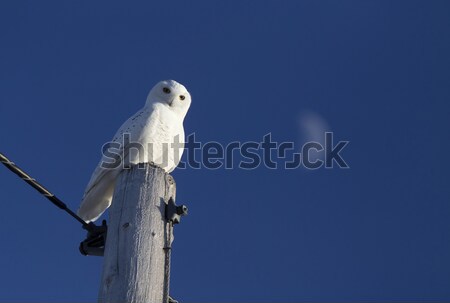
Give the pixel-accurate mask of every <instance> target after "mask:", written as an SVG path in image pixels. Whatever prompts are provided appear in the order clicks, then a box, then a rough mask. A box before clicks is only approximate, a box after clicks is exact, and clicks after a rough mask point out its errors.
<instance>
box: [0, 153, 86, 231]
mask: <svg viewBox="0 0 450 303" xmlns="http://www.w3.org/2000/svg"><path fill="white" fill-rule="evenodd" d="M0 162H2V163H3V165H5V166H6V167H7V168H8V169H9V170H10V171H12V172H13V173H15V174H16V175H18V176H19V177H20V178H21V179H22V180H23V181H25V182H27V183H28V184H29V185H30V186H31V187H33V188H34V189H36V190H37V191H38V192H39V193H40V194H41V195H43V196H44V197H46V198H47V199H48V200H50V202H52V203H53V204H54V205H56V206H57V207H59V208H60V209H62V210H64V211H65V212H66V213H68V214H69V215H70V216H71V217H73V218H74V219H75V220H77V221H78V222H80V223H81V224H82V225H83V227H84V228H86V229H87V230H89V229H90V227H91V225H90V224H89V223H86V221H84V220H83V219H81V218H80V217H79V216H78V215H77V214H76V213H74V212H73V211H72V210H71V209H69V208H68V207H67V205H66V204H65V203H64V202H62V201H61V200H60V199H59V198H58V197H56V196H55V195H54V194H52V193H51V192H50V191H49V190H47V189H46V188H45V187H44V186H42V185H41V184H39V183H38V182H37V181H36V179H34V178H32V177H30V175H28V174H27V173H26V172H24V171H23V170H22V169H20V168H19V167H18V166H17V165H16V164H14V162H12V161H11V160H9V159H8V158H7V157H6V156H5V155H4V154H2V153H0Z"/></svg>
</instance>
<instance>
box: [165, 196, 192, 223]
mask: <svg viewBox="0 0 450 303" xmlns="http://www.w3.org/2000/svg"><path fill="white" fill-rule="evenodd" d="M187 214H188V208H187V206H186V205H179V206H178V205H176V204H175V201H174V200H173V199H172V198H170V199H169V201H168V202H167V204H166V220H167V221H169V222H172V223H173V224H178V223H180V220H181V217H182V216H186V215H187Z"/></svg>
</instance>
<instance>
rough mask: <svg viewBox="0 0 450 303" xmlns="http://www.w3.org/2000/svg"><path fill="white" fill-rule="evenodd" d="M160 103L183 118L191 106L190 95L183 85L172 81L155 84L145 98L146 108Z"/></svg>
mask: <svg viewBox="0 0 450 303" xmlns="http://www.w3.org/2000/svg"><path fill="white" fill-rule="evenodd" d="M155 103H162V104H163V105H166V106H168V107H169V109H170V110H172V111H174V112H175V113H177V114H179V115H181V116H182V117H183V118H184V116H186V113H187V111H188V109H189V106H190V105H191V95H190V94H189V92H188V91H187V89H186V87H184V85H182V84H180V83H178V82H177V81H174V80H164V81H161V82H159V83H158V84H156V85H155V86H154V87H153V88H152V90H151V91H150V93H149V94H148V97H147V102H146V106H149V105H152V104H155Z"/></svg>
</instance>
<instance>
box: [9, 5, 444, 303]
mask: <svg viewBox="0 0 450 303" xmlns="http://www.w3.org/2000/svg"><path fill="white" fill-rule="evenodd" d="M449 11H450V3H449V2H448V1H438V0H436V1H411V0H409V1H189V2H188V1H164V2H163V1H154V2H153V3H151V2H150V1H134V2H129V3H127V4H125V2H119V1H3V2H2V4H0V41H1V50H0V54H1V56H0V91H1V97H0V114H1V119H0V127H1V130H2V131H1V141H0V142H1V147H0V148H1V149H0V151H1V152H4V153H6V154H7V155H8V156H9V157H10V158H12V159H13V160H14V161H16V162H17V163H18V164H19V165H20V166H22V167H23V168H25V169H26V170H27V171H28V172H29V173H30V174H31V175H32V176H34V177H36V178H37V179H38V180H39V181H41V182H42V183H43V184H45V185H46V186H47V187H48V188H50V189H51V190H52V191H54V192H55V193H56V194H57V195H58V196H60V197H61V198H62V199H63V200H64V201H66V202H67V204H69V205H70V207H71V208H73V209H76V208H77V207H78V204H79V201H80V198H81V196H82V193H83V190H84V187H85V185H86V184H87V182H88V180H89V177H90V175H91V173H92V170H93V169H94V167H95V165H96V164H97V161H98V160H99V158H100V147H101V145H102V144H103V143H104V142H106V141H107V140H109V139H110V138H112V136H113V134H114V133H115V131H116V130H117V128H118V127H119V126H120V124H121V123H122V122H123V121H124V120H125V119H127V118H128V117H129V116H130V115H131V114H133V113H134V112H136V111H137V110H138V109H139V108H140V107H141V106H143V104H144V102H145V98H146V95H147V93H148V91H149V90H150V88H151V87H152V86H153V85H154V84H155V83H156V82H158V81H159V80H163V79H175V80H177V81H179V82H181V83H183V84H185V85H186V86H187V87H188V89H189V90H190V92H191V94H192V96H193V102H192V106H191V109H190V112H189V113H188V116H187V118H186V121H185V129H186V132H187V133H188V134H189V133H193V132H195V133H196V137H197V139H198V140H200V141H201V142H207V141H211V140H212V141H217V142H220V143H223V144H227V143H229V142H231V141H235V140H238V141H249V140H254V141H260V140H262V137H263V136H264V135H265V134H267V133H269V132H271V133H272V137H273V138H274V139H275V140H276V141H293V142H295V143H296V144H301V141H302V139H301V138H302V135H301V134H302V131H304V130H305V129H304V127H303V128H301V127H300V125H301V123H302V121H303V120H301V119H302V117H304V113H305V112H309V113H313V115H314V116H316V117H320V120H323V121H324V123H325V124H326V125H327V127H326V128H327V129H328V130H331V131H333V132H334V136H335V140H349V141H350V143H349V145H348V146H347V147H346V148H345V150H344V151H343V153H342V155H343V157H344V158H345V160H346V161H347V163H348V164H349V165H350V169H345V170H343V169H336V168H335V169H331V170H330V169H318V170H314V171H307V170H305V169H304V168H300V169H297V170H284V169H281V168H279V169H277V170H270V169H267V168H265V167H259V168H258V169H256V170H240V169H233V170H225V169H223V168H221V169H218V170H207V169H200V170H194V169H186V170H176V171H175V172H174V173H173V175H174V177H175V179H176V181H177V184H178V187H177V188H178V195H177V196H178V202H179V203H185V204H188V206H189V209H190V214H189V216H188V217H186V218H185V219H183V222H182V224H181V225H180V226H177V228H176V235H175V236H176V240H175V243H174V251H173V269H172V283H171V288H172V294H173V295H174V296H175V297H176V298H178V299H180V300H182V301H183V302H301V301H362V300H364V301H383V300H385V301H388V300H389V301H401V300H404V301H407V300H426V301H433V300H436V301H438V300H441V301H443V300H445V301H448V300H450V288H449V285H450V219H449V218H450V205H449V202H450V199H449V198H450V187H449V186H448V181H449V169H450V164H449V161H448V155H449V152H450V143H449V140H448V131H449V130H450V128H449V126H450V125H449V122H448V119H449V117H450V105H449V100H450V99H449V98H450V75H449V71H450V56H449V54H450V18H449ZM307 124H308V123H307ZM319 124H320V123H319ZM319 130H320V128H319ZM0 180H1V182H0V186H1V206H2V211H1V212H0V221H1V222H2V228H1V229H0V241H1V243H2V244H1V247H2V248H1V249H0V268H1V275H0V285H1V286H0V289H1V291H0V302H94V301H95V300H96V298H97V292H98V288H99V281H100V273H101V266H102V264H101V262H102V259H101V258H96V257H83V256H81V255H80V254H79V253H78V248H77V247H78V242H79V241H80V240H81V239H82V238H83V237H84V232H83V231H82V230H81V228H80V227H79V226H78V225H77V223H76V222H75V221H73V220H71V219H70V218H69V217H68V216H66V215H65V214H64V213H62V212H61V211H59V210H58V209H56V208H55V207H53V206H52V205H51V204H50V203H48V202H47V201H46V200H45V199H44V198H42V197H40V196H39V195H38V194H37V193H36V192H35V191H33V190H32V189H31V188H29V187H28V186H26V185H25V184H24V183H23V182H22V181H20V180H19V179H18V178H17V177H16V176H14V175H12V174H11V173H10V172H9V171H7V170H6V169H3V168H1V169H0Z"/></svg>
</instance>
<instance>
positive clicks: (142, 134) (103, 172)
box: [78, 80, 191, 222]
mask: <svg viewBox="0 0 450 303" xmlns="http://www.w3.org/2000/svg"><path fill="white" fill-rule="evenodd" d="M167 89H168V90H170V92H168V91H167ZM182 99H183V100H182ZM190 103H191V96H190V94H189V92H188V91H187V90H186V88H185V87H184V86H183V85H181V84H179V83H177V82H176V81H173V80H168V81H161V82H159V83H158V84H157V85H155V87H153V89H152V90H151V91H150V93H149V95H148V97H147V101H146V103H145V106H144V107H143V108H142V109H141V110H139V111H138V112H137V113H136V114H134V115H133V116H132V117H130V118H129V119H128V120H127V121H126V122H125V123H124V124H123V125H122V126H121V127H120V128H119V130H118V131H117V133H116V134H115V136H114V138H113V140H112V142H115V143H119V144H120V147H119V148H118V149H117V150H114V152H117V154H118V155H120V156H115V157H114V161H116V163H118V164H120V165H118V167H117V168H113V169H111V168H103V167H102V164H105V163H111V160H112V159H111V157H108V156H107V155H103V156H102V159H101V160H100V163H99V164H98V165H97V167H96V169H95V170H94V173H93V174H92V177H91V180H90V181H89V183H88V185H87V187H86V190H85V193H84V196H83V199H82V202H81V204H80V208H79V209H78V215H79V216H80V217H81V218H83V220H85V221H86V222H89V221H95V220H97V219H98V217H100V216H101V215H102V213H103V212H104V211H105V210H106V209H107V208H108V207H109V206H110V205H111V200H112V196H113V193H114V187H115V183H116V179H117V176H118V175H119V174H120V172H121V171H122V170H123V166H124V165H123V164H124V163H123V161H124V159H127V161H125V162H126V163H127V164H128V163H129V164H138V163H151V162H153V163H154V164H155V165H158V166H160V167H161V168H163V169H164V170H165V171H166V172H171V171H173V170H174V169H175V168H176V167H177V165H178V163H179V162H180V159H181V155H182V153H183V146H184V128H183V120H184V117H185V116H186V113H187V111H188V109H189V106H190ZM126 134H128V135H129V140H130V145H129V146H124V135H126ZM176 141H177V142H179V143H180V146H179V147H180V148H179V149H178V150H177V151H174V149H173V145H172V143H174V142H176ZM136 143H138V144H140V145H141V146H142V147H143V149H141V151H140V152H137V149H134V148H130V147H131V146H132V145H136Z"/></svg>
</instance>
